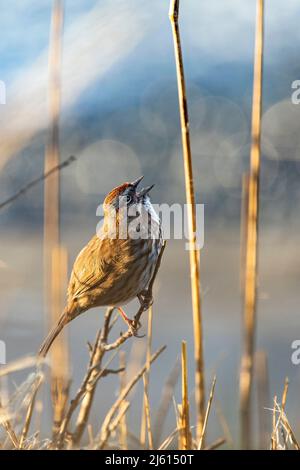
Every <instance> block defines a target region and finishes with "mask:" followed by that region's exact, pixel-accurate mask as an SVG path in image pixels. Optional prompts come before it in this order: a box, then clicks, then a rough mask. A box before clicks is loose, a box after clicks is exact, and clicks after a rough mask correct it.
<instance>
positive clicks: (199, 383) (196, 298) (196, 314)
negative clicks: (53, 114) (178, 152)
mask: <svg viewBox="0 0 300 470" xmlns="http://www.w3.org/2000/svg"><path fill="white" fill-rule="evenodd" d="M178 15H179V0H171V1H170V10H169V18H170V21H171V26H172V33H173V41H174V52H175V62H176V71H177V83H178V98H179V112H180V121H181V135H182V148H183V160H184V175H185V189H186V202H187V213H188V226H189V254H190V276H191V289H192V305H193V323H194V349H195V363H196V372H195V382H196V383H195V399H196V413H197V437H198V439H199V438H200V436H201V432H202V427H203V421H204V414H205V385H204V360H203V331H202V314H201V297H200V252H199V249H198V248H197V245H196V242H197V240H196V231H197V226H196V210H195V193H194V184H193V168H192V154H191V145H190V133H189V118H188V106H187V98H186V89H185V79H184V67H183V58H182V51H181V44H180V33H179V26H178Z"/></svg>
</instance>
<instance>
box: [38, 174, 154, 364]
mask: <svg viewBox="0 0 300 470" xmlns="http://www.w3.org/2000/svg"><path fill="white" fill-rule="evenodd" d="M141 179H142V178H139V179H138V180H136V181H134V182H133V183H124V184H122V185H121V186H118V187H117V188H114V189H113V190H112V191H111V192H110V193H109V194H108V195H107V196H106V198H105V200H104V224H103V228H102V229H101V231H100V233H99V234H97V235H95V236H94V237H93V238H92V239H91V240H90V242H89V243H88V244H87V245H86V246H85V247H84V248H83V249H82V250H81V252H80V253H79V255H78V257H77V259H76V261H75V263H74V266H73V270H72V273H71V277H70V282H69V287H68V301H67V306H66V307H65V309H64V311H63V313H62V315H61V317H60V319H59V321H58V323H57V325H56V326H55V327H54V328H53V329H52V331H51V332H50V333H49V335H48V336H47V338H46V339H45V341H44V343H43V344H42V346H41V348H40V351H39V355H40V356H43V357H44V356H46V354H47V352H48V350H49V348H50V347H51V345H52V343H53V341H54V339H55V338H56V337H57V335H58V334H59V333H60V332H61V330H62V329H63V327H64V326H65V325H66V324H67V323H69V322H70V321H71V320H73V319H74V318H76V317H77V316H78V315H80V314H81V313H83V312H85V311H86V310H89V309H90V308H94V307H101V306H115V307H118V308H119V310H120V313H121V314H122V316H123V317H124V319H125V321H127V323H130V321H131V320H129V319H128V318H127V317H126V315H125V313H124V312H123V310H122V308H121V305H124V304H126V303H128V302H129V301H130V300H132V299H133V298H135V297H138V298H139V300H140V302H142V299H143V293H144V292H145V290H146V288H147V286H148V284H149V281H150V279H151V277H152V275H153V272H154V269H155V265H156V262H157V258H158V255H159V252H160V250H161V247H162V241H163V240H162V232H161V226H160V221H159V218H158V216H157V215H156V213H155V211H154V209H153V206H152V205H151V202H150V198H149V195H148V193H149V191H150V189H151V188H152V186H150V187H148V188H145V189H142V190H141V191H139V192H138V191H137V187H138V184H139V182H140V181H141ZM120 198H121V199H120ZM120 201H125V202H122V203H121V205H120ZM122 204H124V206H123V205H122ZM133 207H134V208H136V207H138V208H140V210H139V213H142V214H146V219H147V220H148V222H149V226H148V227H146V230H147V235H148V236H147V237H143V238H141V237H138V238H137V237H136V236H135V238H132V237H131V236H128V237H127V238H125V237H123V238H122V234H121V230H122V228H121V227H124V224H123V225H122V223H123V222H124V221H125V222H124V223H125V225H126V230H128V233H129V235H131V230H132V229H131V228H130V227H131V225H130V223H129V222H132V221H135V220H137V219H135V217H130V215H129V217H128V219H126V218H124V213H125V212H123V211H124V210H125V211H126V214H128V211H129V210H130V209H131V208H133ZM129 214H130V212H129ZM141 220H142V221H143V220H144V221H145V219H143V218H142V219H141ZM115 222H117V223H116V224H115ZM115 226H116V227H117V229H116V232H115V236H114V237H112V228H113V227H115ZM150 230H151V233H150ZM135 233H136V231H135Z"/></svg>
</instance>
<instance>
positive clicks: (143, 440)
mask: <svg viewBox="0 0 300 470" xmlns="http://www.w3.org/2000/svg"><path fill="white" fill-rule="evenodd" d="M152 322H153V309H152V307H150V309H149V314H148V334H147V351H146V364H147V370H146V372H145V375H144V395H145V396H146V398H145V397H144V398H143V409H142V422H141V433H140V441H141V446H142V448H143V447H145V445H146V427H147V423H146V420H147V416H146V414H147V412H146V403H145V400H147V401H148V402H149V397H148V392H149V371H150V357H151V345H152ZM151 439H152V435H151ZM152 446H153V442H152Z"/></svg>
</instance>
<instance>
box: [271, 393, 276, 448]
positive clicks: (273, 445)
mask: <svg viewBox="0 0 300 470" xmlns="http://www.w3.org/2000/svg"><path fill="white" fill-rule="evenodd" d="M276 401H277V397H276V395H275V397H274V400H273V412H272V434H271V450H276Z"/></svg>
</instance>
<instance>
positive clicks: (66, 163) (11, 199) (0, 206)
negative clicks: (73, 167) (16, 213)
mask: <svg viewBox="0 0 300 470" xmlns="http://www.w3.org/2000/svg"><path fill="white" fill-rule="evenodd" d="M75 160H76V158H75V157H73V156H71V157H69V158H67V159H66V160H64V161H63V162H62V163H60V164H59V165H56V166H54V167H53V168H51V170H49V171H47V172H46V173H43V174H42V175H40V176H38V177H37V178H35V179H34V180H32V181H30V183H27V184H26V185H25V186H23V188H21V189H19V191H18V192H16V193H15V194H13V195H12V196H10V197H9V198H8V199H6V200H5V201H3V202H1V203H0V210H1V209H4V207H5V206H8V205H9V204H11V203H12V202H14V201H16V200H17V199H19V197H20V196H23V195H24V194H25V193H27V191H29V190H30V189H31V188H33V187H34V186H36V185H37V184H38V183H41V182H42V181H44V180H45V179H46V178H48V177H49V176H50V175H52V174H53V173H55V172H56V171H60V170H62V169H63V168H65V167H67V166H69V165H70V164H71V163H73V162H74V161H75Z"/></svg>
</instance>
